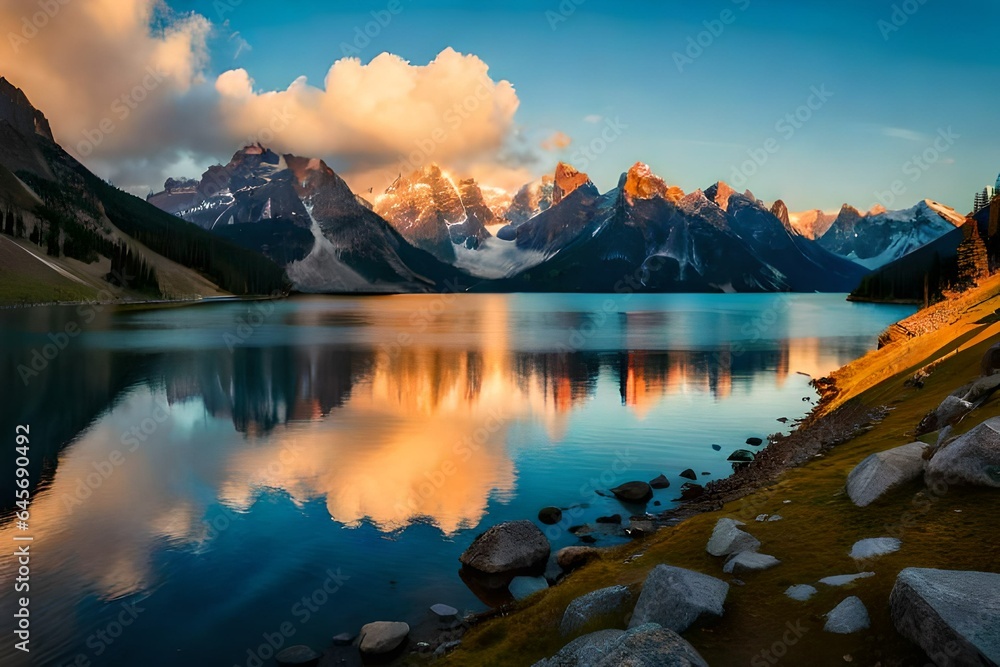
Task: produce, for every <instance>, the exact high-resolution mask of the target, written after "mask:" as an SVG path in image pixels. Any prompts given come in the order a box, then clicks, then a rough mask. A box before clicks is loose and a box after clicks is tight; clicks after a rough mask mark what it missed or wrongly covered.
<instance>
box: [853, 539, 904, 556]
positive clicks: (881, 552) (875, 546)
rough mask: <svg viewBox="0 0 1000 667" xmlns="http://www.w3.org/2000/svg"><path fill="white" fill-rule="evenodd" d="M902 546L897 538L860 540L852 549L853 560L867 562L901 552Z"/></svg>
mask: <svg viewBox="0 0 1000 667" xmlns="http://www.w3.org/2000/svg"><path fill="white" fill-rule="evenodd" d="M902 544H903V543H902V542H901V541H900V540H899V538H897V537H869V538H868V539H865V540H858V541H857V542H855V543H854V546H853V547H851V558H853V559H854V560H865V559H866V558H875V557H876V556H885V555H886V554H891V553H895V552H897V551H899V549H900V547H901V546H902Z"/></svg>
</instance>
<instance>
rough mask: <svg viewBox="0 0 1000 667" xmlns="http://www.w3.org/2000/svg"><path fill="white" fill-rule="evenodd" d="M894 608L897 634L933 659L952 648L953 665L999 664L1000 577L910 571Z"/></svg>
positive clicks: (902, 577) (900, 582)
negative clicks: (917, 646)
mask: <svg viewBox="0 0 1000 667" xmlns="http://www.w3.org/2000/svg"><path fill="white" fill-rule="evenodd" d="M889 608H890V612H891V614H892V621H893V624H894V625H895V626H896V630H898V631H899V633H900V634H901V635H903V636H904V637H906V638H907V639H909V640H910V641H912V642H914V643H915V644H917V645H919V646H920V647H921V648H922V649H923V650H924V651H925V652H926V653H927V654H928V656H930V657H931V658H932V659H933V658H934V656H937V655H941V653H942V652H943V651H944V649H945V648H946V647H947V649H948V653H947V658H945V659H947V660H950V662H948V664H954V665H996V664H1000V574H994V573H992V572H962V571H955V570H932V569H923V568H914V567H909V568H906V569H905V570H903V571H902V572H900V573H899V577H897V578H896V584H895V586H894V587H893V589H892V594H891V595H890V596H889ZM938 664H941V663H938Z"/></svg>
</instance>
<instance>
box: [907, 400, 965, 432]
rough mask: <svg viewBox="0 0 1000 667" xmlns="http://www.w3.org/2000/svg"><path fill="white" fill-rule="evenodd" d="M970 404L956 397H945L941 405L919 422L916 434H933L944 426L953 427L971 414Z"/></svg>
mask: <svg viewBox="0 0 1000 667" xmlns="http://www.w3.org/2000/svg"><path fill="white" fill-rule="evenodd" d="M973 407H974V406H973V405H972V403H969V402H968V401H966V400H964V399H961V398H959V397H958V396H945V399H944V400H943V401H941V405H939V406H937V408H936V409H935V410H934V412H931V413H929V414H928V415H927V416H926V417H924V418H923V419H921V420H920V424H918V425H917V430H916V434H917V435H923V434H924V433H933V432H934V431H940V430H941V429H943V428H944V427H945V426H953V425H954V424H956V423H957V422H958V421H959V420H961V419H962V417H964V416H965V415H967V414H969V413H970V412H972V408H973Z"/></svg>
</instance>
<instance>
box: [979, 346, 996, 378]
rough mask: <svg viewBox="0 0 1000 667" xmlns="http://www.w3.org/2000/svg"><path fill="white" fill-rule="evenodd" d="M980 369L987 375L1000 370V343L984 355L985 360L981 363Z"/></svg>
mask: <svg viewBox="0 0 1000 667" xmlns="http://www.w3.org/2000/svg"><path fill="white" fill-rule="evenodd" d="M980 371H981V372H982V374H983V375H986V376H989V375H993V374H994V373H996V372H997V371H1000V343H997V344H996V345H993V346H992V347H991V348H990V349H988V350H986V354H984V355H983V361H982V363H981V364H980Z"/></svg>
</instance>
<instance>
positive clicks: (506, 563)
mask: <svg viewBox="0 0 1000 667" xmlns="http://www.w3.org/2000/svg"><path fill="white" fill-rule="evenodd" d="M549 551H550V548H549V541H548V540H547V539H545V535H543V534H542V531H540V530H539V529H538V527H537V526H536V525H535V524H533V523H532V522H530V521H509V522H506V523H501V524H497V525H496V526H493V527H492V528H490V529H489V530H487V531H486V532H485V533H483V534H482V535H480V536H479V537H477V538H476V539H475V540H474V541H473V542H472V544H471V545H470V546H469V548H468V549H466V550H465V552H464V553H463V554H462V555H461V556H460V557H459V560H460V561H461V562H462V564H463V565H465V566H467V567H470V568H472V569H474V570H477V571H479V572H484V573H486V574H503V573H508V572H517V571H519V570H538V571H539V572H541V571H542V569H543V568H544V567H545V563H546V561H547V560H548V558H549Z"/></svg>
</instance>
